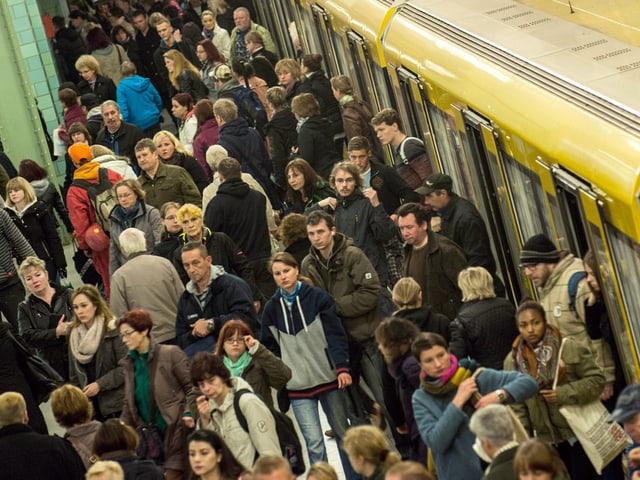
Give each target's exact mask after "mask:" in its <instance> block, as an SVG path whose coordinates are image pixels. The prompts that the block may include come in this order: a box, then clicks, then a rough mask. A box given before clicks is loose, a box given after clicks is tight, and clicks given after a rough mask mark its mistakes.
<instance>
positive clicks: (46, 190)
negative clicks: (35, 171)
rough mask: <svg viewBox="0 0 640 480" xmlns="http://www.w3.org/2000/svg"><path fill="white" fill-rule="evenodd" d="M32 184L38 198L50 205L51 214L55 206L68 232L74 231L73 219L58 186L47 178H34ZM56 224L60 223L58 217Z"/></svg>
mask: <svg viewBox="0 0 640 480" xmlns="http://www.w3.org/2000/svg"><path fill="white" fill-rule="evenodd" d="M31 186H32V187H33V189H34V190H35V191H36V196H37V197H38V200H40V201H42V202H44V203H45V204H46V205H47V207H49V211H50V212H51V215H53V209H54V208H55V210H56V212H58V216H59V217H60V218H61V219H62V223H64V226H65V228H66V230H67V232H69V233H71V232H73V225H72V224H71V220H69V212H68V211H67V207H66V206H65V205H64V202H63V201H62V197H60V194H59V193H58V190H57V189H56V187H54V186H53V184H52V183H51V182H50V181H49V180H47V179H46V178H45V179H42V180H34V181H33V182H31ZM54 218H55V217H54ZM56 225H58V220H57V219H56Z"/></svg>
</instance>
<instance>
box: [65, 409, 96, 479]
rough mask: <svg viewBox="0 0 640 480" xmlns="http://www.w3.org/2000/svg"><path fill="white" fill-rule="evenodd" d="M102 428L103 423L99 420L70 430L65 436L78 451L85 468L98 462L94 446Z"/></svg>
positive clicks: (75, 426)
mask: <svg viewBox="0 0 640 480" xmlns="http://www.w3.org/2000/svg"><path fill="white" fill-rule="evenodd" d="M101 426H102V423H100V422H98V421H97V420H90V421H88V422H87V423H83V424H80V425H74V426H73V427H70V428H68V429H67V431H66V432H65V434H64V439H65V440H67V441H68V442H70V443H71V445H73V448H75V449H76V452H78V455H79V456H80V458H81V459H82V463H83V464H84V466H85V468H89V467H91V464H92V463H94V462H95V461H96V457H95V455H93V453H92V446H93V439H94V437H95V436H96V433H97V432H98V430H99V429H100V427H101Z"/></svg>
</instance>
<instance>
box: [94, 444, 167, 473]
mask: <svg viewBox="0 0 640 480" xmlns="http://www.w3.org/2000/svg"><path fill="white" fill-rule="evenodd" d="M100 460H113V461H114V462H118V463H119V464H120V466H121V467H122V470H123V471H124V480H164V471H163V470H162V467H160V466H158V465H156V464H155V462H154V461H153V460H150V459H142V458H139V457H138V456H137V455H136V454H135V452H131V451H126V450H116V451H115V452H107V453H103V454H102V455H101V456H100Z"/></svg>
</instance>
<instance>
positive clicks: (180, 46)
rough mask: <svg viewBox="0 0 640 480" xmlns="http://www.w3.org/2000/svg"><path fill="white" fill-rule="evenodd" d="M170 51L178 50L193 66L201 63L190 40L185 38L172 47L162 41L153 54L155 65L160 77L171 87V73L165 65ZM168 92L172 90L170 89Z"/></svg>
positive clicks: (174, 43)
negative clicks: (165, 58) (167, 53)
mask: <svg viewBox="0 0 640 480" xmlns="http://www.w3.org/2000/svg"><path fill="white" fill-rule="evenodd" d="M169 50H178V51H179V52H180V53H182V54H183V55H184V56H185V58H186V59H187V60H189V61H190V62H191V63H192V64H193V65H198V63H199V60H198V57H197V56H196V49H195V46H194V45H193V44H192V43H191V41H190V40H189V39H188V38H183V39H182V41H180V42H175V41H174V42H173V44H172V45H170V46H169V45H167V44H166V43H165V41H164V40H162V39H160V45H159V46H158V48H157V49H156V51H155V52H153V63H154V64H155V67H156V70H157V71H158V75H160V78H162V80H163V84H164V85H170V82H169V72H168V71H167V67H166V66H165V64H164V54H165V53H166V52H168V51H169ZM168 90H170V88H169V89H168Z"/></svg>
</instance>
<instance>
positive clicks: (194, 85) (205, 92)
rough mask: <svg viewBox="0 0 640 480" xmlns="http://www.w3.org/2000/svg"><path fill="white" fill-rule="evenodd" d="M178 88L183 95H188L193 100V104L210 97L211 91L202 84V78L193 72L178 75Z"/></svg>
mask: <svg viewBox="0 0 640 480" xmlns="http://www.w3.org/2000/svg"><path fill="white" fill-rule="evenodd" d="M178 86H179V89H178V90H179V91H180V92H181V93H188V94H190V95H191V98H193V102H194V103H195V102H197V101H198V100H202V99H203V98H208V97H209V89H208V88H207V86H206V85H205V84H204V83H203V82H202V80H201V79H200V76H199V75H198V74H197V73H194V72H192V71H191V70H186V69H185V70H183V71H182V72H181V73H180V75H178Z"/></svg>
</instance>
